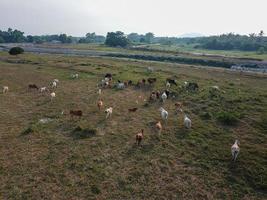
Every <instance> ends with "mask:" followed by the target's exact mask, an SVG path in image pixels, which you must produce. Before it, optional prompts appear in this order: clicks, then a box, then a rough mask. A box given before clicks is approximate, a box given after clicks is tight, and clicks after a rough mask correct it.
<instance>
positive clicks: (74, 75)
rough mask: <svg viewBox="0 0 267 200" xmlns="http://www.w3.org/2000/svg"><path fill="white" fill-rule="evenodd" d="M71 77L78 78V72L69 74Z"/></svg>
mask: <svg viewBox="0 0 267 200" xmlns="http://www.w3.org/2000/svg"><path fill="white" fill-rule="evenodd" d="M71 78H73V79H75V78H76V79H78V78H79V74H72V75H71Z"/></svg>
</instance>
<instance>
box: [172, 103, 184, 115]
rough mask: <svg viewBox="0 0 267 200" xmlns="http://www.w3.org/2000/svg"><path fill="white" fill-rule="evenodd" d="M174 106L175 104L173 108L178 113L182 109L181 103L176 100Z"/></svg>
mask: <svg viewBox="0 0 267 200" xmlns="http://www.w3.org/2000/svg"><path fill="white" fill-rule="evenodd" d="M174 106H175V110H176V113H177V114H178V113H179V112H183V110H182V103H181V102H176V103H175V104H174Z"/></svg>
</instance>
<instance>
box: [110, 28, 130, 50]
mask: <svg viewBox="0 0 267 200" xmlns="http://www.w3.org/2000/svg"><path fill="white" fill-rule="evenodd" d="M105 44H106V45H108V46H111V47H116V46H120V47H126V46H128V45H129V44H130V41H129V39H128V38H127V37H126V36H125V35H124V33H123V32H121V31H117V32H108V34H107V37H106V41H105Z"/></svg>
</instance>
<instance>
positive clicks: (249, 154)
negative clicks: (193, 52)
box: [0, 53, 267, 200]
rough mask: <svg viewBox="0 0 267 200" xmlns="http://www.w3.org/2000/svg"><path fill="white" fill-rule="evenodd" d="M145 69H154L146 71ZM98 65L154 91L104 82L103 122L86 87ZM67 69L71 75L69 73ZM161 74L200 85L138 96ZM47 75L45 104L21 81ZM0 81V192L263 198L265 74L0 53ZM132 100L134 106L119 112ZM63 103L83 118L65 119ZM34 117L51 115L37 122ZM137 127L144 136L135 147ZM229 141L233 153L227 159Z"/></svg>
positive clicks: (93, 90)
mask: <svg viewBox="0 0 267 200" xmlns="http://www.w3.org/2000/svg"><path fill="white" fill-rule="evenodd" d="M148 66H153V67H154V68H155V72H153V73H152V74H149V73H148V72H147V70H146V68H147V67H148ZM108 72H110V73H112V74H114V79H115V80H114V81H116V80H118V79H120V80H129V79H131V80H133V81H134V82H136V81H138V80H140V79H142V78H148V77H156V78H157V79H158V80H157V83H156V84H155V86H154V88H150V87H146V88H142V89H136V88H135V87H128V88H127V89H125V90H116V89H104V91H103V94H102V97H101V98H103V100H104V105H105V108H106V107H109V106H113V107H114V111H113V112H114V113H113V115H112V117H111V118H110V119H108V120H106V119H105V113H104V111H103V110H102V111H98V109H97V106H96V102H97V99H98V95H97V87H96V84H97V83H98V82H99V81H100V80H101V79H102V78H103V76H104V75H105V73H108ZM72 73H79V75H80V76H79V79H77V80H73V79H71V78H70V74H72ZM167 77H175V78H176V79H177V81H178V83H179V85H182V84H183V82H184V81H193V82H197V83H198V84H199V86H200V90H199V91H198V92H195V93H187V92H185V91H183V90H181V89H179V87H175V86H173V87H171V90H172V91H173V92H175V93H176V94H177V95H176V98H175V99H168V100H167V102H166V103H165V104H164V105H162V103H160V102H155V103H147V102H144V101H143V99H148V97H149V94H150V93H151V91H152V90H156V89H161V90H163V89H164V88H165V82H164V81H165V79H166V78H167ZM54 78H57V79H59V80H60V83H59V86H58V88H57V89H56V90H55V92H56V95H57V96H56V98H55V99H54V101H52V102H51V101H50V99H49V96H48V95H42V94H40V93H39V92H36V91H28V89H27V86H28V84H29V83H35V84H37V85H38V86H48V84H49V83H50V82H51V81H52V80H53V79H54ZM3 85H8V86H9V89H10V91H9V92H8V93H7V94H2V93H1V94H0V153H1V156H0V177H1V179H0V199H248V200H251V199H266V198H267V144H266V141H267V87H266V85H267V77H266V76H263V75H255V74H245V73H241V74H240V73H234V72H229V71H226V70H223V69H218V68H203V67H192V66H188V65H180V64H168V63H159V62H145V61H133V60H127V59H113V58H102V57H78V56H75V57H71V56H62V55H36V54H27V53H26V54H23V55H20V56H15V57H11V56H9V55H8V54H7V53H0V86H3ZM213 85H218V86H219V87H220V89H221V91H222V92H221V93H220V94H219V95H218V96H213V95H211V93H210V92H209V91H210V87H211V86H213ZM139 96H142V97H143V99H140V98H139ZM136 101H138V103H137V102H136ZM176 101H181V102H183V104H184V107H183V109H184V111H185V112H186V113H187V114H188V116H189V117H190V118H191V119H192V124H193V126H192V129H190V130H187V129H185V128H184V127H183V117H182V115H176V114H175V111H174V103H175V102H176ZM161 106H163V107H164V108H165V109H166V110H168V111H169V119H168V122H167V124H163V131H162V134H161V136H158V135H157V133H156V132H155V130H154V128H153V127H154V125H155V123H156V122H157V121H158V120H160V113H159V111H158V109H159V107H161ZM132 107H138V108H139V109H138V111H137V112H136V113H130V114H129V113H128V108H132ZM70 109H81V110H83V112H84V116H83V117H82V118H81V119H80V120H79V119H73V120H72V119H71V118H70V116H69V114H68V112H69V110H70ZM62 111H64V113H65V114H64V115H62V114H61V113H62ZM229 116H230V117H229ZM43 118H49V119H50V120H51V121H50V122H48V123H46V124H42V123H40V122H39V120H40V119H43ZM141 128H143V129H144V130H145V132H144V135H145V136H144V141H143V144H142V146H141V147H137V146H136V145H135V134H136V133H137V132H139V131H140V129H141ZM89 132H90V134H89ZM92 132H93V133H92ZM94 132H95V134H94ZM235 139H239V141H240V148H241V151H240V155H239V157H238V159H237V162H236V163H233V162H231V152H230V147H231V145H232V144H233V143H234V140H235Z"/></svg>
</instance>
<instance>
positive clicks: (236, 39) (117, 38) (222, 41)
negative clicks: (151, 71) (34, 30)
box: [0, 28, 267, 54]
mask: <svg viewBox="0 0 267 200" xmlns="http://www.w3.org/2000/svg"><path fill="white" fill-rule="evenodd" d="M53 41H58V42H61V43H72V42H78V43H104V42H105V44H106V45H108V46H112V47H115V46H120V47H126V46H128V45H129V44H130V43H132V44H139V43H143V44H162V45H167V46H170V45H177V44H179V45H192V46H194V48H196V49H198V48H202V49H209V50H240V51H257V52H258V54H264V53H265V52H266V51H267V37H265V36H264V32H263V31H260V33H259V34H255V33H252V34H250V35H248V36H247V35H238V34H233V33H229V34H223V35H219V36H210V37H197V38H178V37H155V36H154V34H153V33H152V32H148V33H146V34H145V35H142V34H138V33H130V34H128V35H125V34H124V33H123V32H121V31H117V32H109V33H108V34H107V36H106V37H104V36H101V35H96V34H95V33H87V34H86V36H85V37H82V38H77V37H72V36H67V35H66V34H60V35H44V36H32V35H28V36H24V33H23V32H21V31H19V30H12V29H11V28H9V29H8V30H7V31H1V30H0V43H4V42H5V43H21V42H31V43H43V42H53Z"/></svg>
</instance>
